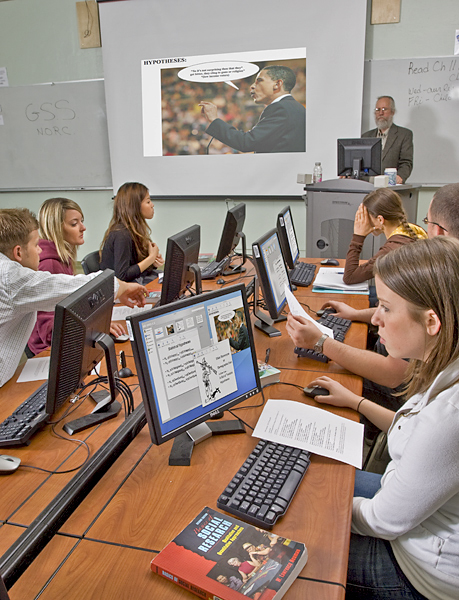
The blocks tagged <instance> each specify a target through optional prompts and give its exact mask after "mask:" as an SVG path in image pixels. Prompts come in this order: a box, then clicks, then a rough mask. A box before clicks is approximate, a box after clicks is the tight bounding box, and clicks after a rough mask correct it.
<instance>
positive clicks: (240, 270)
mask: <svg viewBox="0 0 459 600" xmlns="http://www.w3.org/2000/svg"><path fill="white" fill-rule="evenodd" d="M238 236H239V237H240V238H241V240H242V262H241V264H240V265H236V266H235V267H233V268H232V269H231V268H230V269H227V270H226V271H223V272H222V273H221V275H222V276H223V277H228V276H229V275H236V274H238V273H245V271H246V268H245V267H243V266H242V265H243V264H244V263H245V261H246V260H247V247H246V242H245V234H244V233H243V232H242V231H241V232H240V233H238Z"/></svg>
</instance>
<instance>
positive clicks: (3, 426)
mask: <svg viewBox="0 0 459 600" xmlns="http://www.w3.org/2000/svg"><path fill="white" fill-rule="evenodd" d="M47 393H48V382H47V381H46V382H45V383H44V384H43V385H41V386H40V387H39V388H38V389H37V390H35V392H33V394H31V395H30V396H29V397H28V398H27V399H26V400H24V402H23V403H22V404H21V405H20V406H18V407H17V408H16V410H15V411H14V412H13V414H11V415H10V416H9V417H7V418H6V419H5V420H4V421H3V423H0V447H5V446H24V445H25V444H27V443H28V441H29V439H30V438H31V437H32V435H33V434H34V433H35V432H36V431H38V430H39V429H41V428H42V427H43V425H44V424H45V423H46V422H47V420H48V414H47V413H46V395H47Z"/></svg>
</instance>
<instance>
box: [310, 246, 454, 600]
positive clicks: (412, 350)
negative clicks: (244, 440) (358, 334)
mask: <svg viewBox="0 0 459 600" xmlns="http://www.w3.org/2000/svg"><path fill="white" fill-rule="evenodd" d="M375 274H376V290H377V293H378V298H379V306H378V308H377V309H376V312H375V314H374V315H373V318H372V322H373V324H374V325H376V326H377V327H378V330H379V331H378V333H379V335H380V337H381V340H382V341H383V343H384V344H385V346H386V348H387V351H388V352H389V355H390V356H392V357H394V358H409V359H411V360H410V367H409V373H408V377H407V387H406V390H405V393H406V398H407V401H406V403H405V404H404V405H403V406H402V407H401V408H400V409H399V410H398V411H397V412H396V413H393V412H392V411H390V410H389V409H387V408H384V407H382V406H379V405H378V404H375V403H374V402H371V401H370V400H367V399H366V398H362V397H359V396H357V395H356V394H354V393H352V392H350V391H349V390H347V389H346V388H345V387H343V386H342V385H340V384H339V383H337V382H334V381H333V380H331V379H330V378H328V377H318V378H317V379H316V380H315V381H314V382H312V385H319V386H322V387H325V388H327V389H328V390H329V392H330V395H329V396H317V397H316V400H318V401H319V402H325V403H327V404H333V405H335V406H347V407H350V408H353V409H355V410H357V411H358V412H360V413H361V414H363V415H364V416H365V417H366V418H368V419H369V420H371V421H372V422H373V423H375V424H376V425H377V426H378V427H379V428H380V429H381V430H383V431H386V432H387V433H388V448H389V454H390V457H391V462H390V463H389V464H388V466H387V468H386V471H385V473H384V475H382V477H381V476H379V475H376V474H374V473H368V472H365V471H357V473H356V486H355V497H354V505H353V512H352V535H351V545H350V555H349V566H348V581H347V586H346V600H349V599H352V600H356V599H365V600H366V599H368V598H372V599H377V600H386V599H387V600H388V599H389V598H390V599H391V600H393V599H397V598H412V599H422V598H428V599H429V600H434V599H435V600H453V599H454V600H456V599H457V598H459V460H458V457H459V295H458V293H457V290H458V289H459V240H457V239H453V238H450V237H436V238H434V239H430V240H419V241H418V242H416V244H408V245H406V246H403V247H400V248H399V249H397V250H394V251H393V252H390V253H389V254H387V255H386V256H384V257H381V258H380V259H378V261H377V263H376V268H375Z"/></svg>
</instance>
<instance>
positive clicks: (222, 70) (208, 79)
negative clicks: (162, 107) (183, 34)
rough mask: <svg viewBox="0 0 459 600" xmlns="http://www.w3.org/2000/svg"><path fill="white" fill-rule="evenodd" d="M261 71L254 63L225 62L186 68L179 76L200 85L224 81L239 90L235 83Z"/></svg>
mask: <svg viewBox="0 0 459 600" xmlns="http://www.w3.org/2000/svg"><path fill="white" fill-rule="evenodd" d="M259 70H260V67H258V66H257V65H255V64H253V63H248V62H242V61H236V60H224V61H218V62H208V63H201V64H198V65H193V66H191V67H186V69H182V70H181V71H179V74H178V76H179V77H180V79H184V80H185V81H198V82H199V83H219V82H221V81H223V82H224V83H226V84H228V85H230V86H231V87H233V88H234V89H236V90H238V89H239V88H238V87H237V86H236V85H235V84H234V83H233V81H238V80H239V79H245V78H246V77H251V76H252V75H255V73H258V71H259Z"/></svg>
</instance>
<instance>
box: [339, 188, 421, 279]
mask: <svg viewBox="0 0 459 600" xmlns="http://www.w3.org/2000/svg"><path fill="white" fill-rule="evenodd" d="M370 233H372V234H373V235H375V236H378V235H381V234H382V233H383V234H384V235H385V236H386V239H387V241H386V243H385V244H384V245H383V246H382V247H381V248H380V249H379V251H378V252H377V253H376V254H375V255H374V256H373V257H372V258H370V260H368V261H367V262H365V263H363V264H362V265H359V260H360V254H361V252H362V247H363V244H364V242H365V238H366V237H367V235H369V234H370ZM426 237H427V234H426V232H425V231H424V229H422V227H419V226H418V225H413V224H412V223H408V220H407V217H406V212H405V209H404V208H403V204H402V200H401V198H400V196H399V195H398V194H397V192H395V191H394V190H391V189H390V188H379V189H377V190H374V191H373V192H370V193H369V194H368V195H367V196H365V198H364V199H363V202H362V204H361V205H360V206H359V208H358V209H357V212H356V215H355V220H354V235H353V236H352V240H351V243H350V245H349V250H348V252H347V256H346V265H345V267H344V275H343V281H344V283H346V284H352V283H361V282H362V281H366V280H367V279H372V277H373V267H374V264H375V261H376V259H377V258H378V257H379V256H382V255H384V254H387V253H388V252H390V251H391V250H394V249H395V248H398V247H399V246H401V245H404V244H409V243H410V242H414V241H416V240H418V239H422V238H426Z"/></svg>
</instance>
